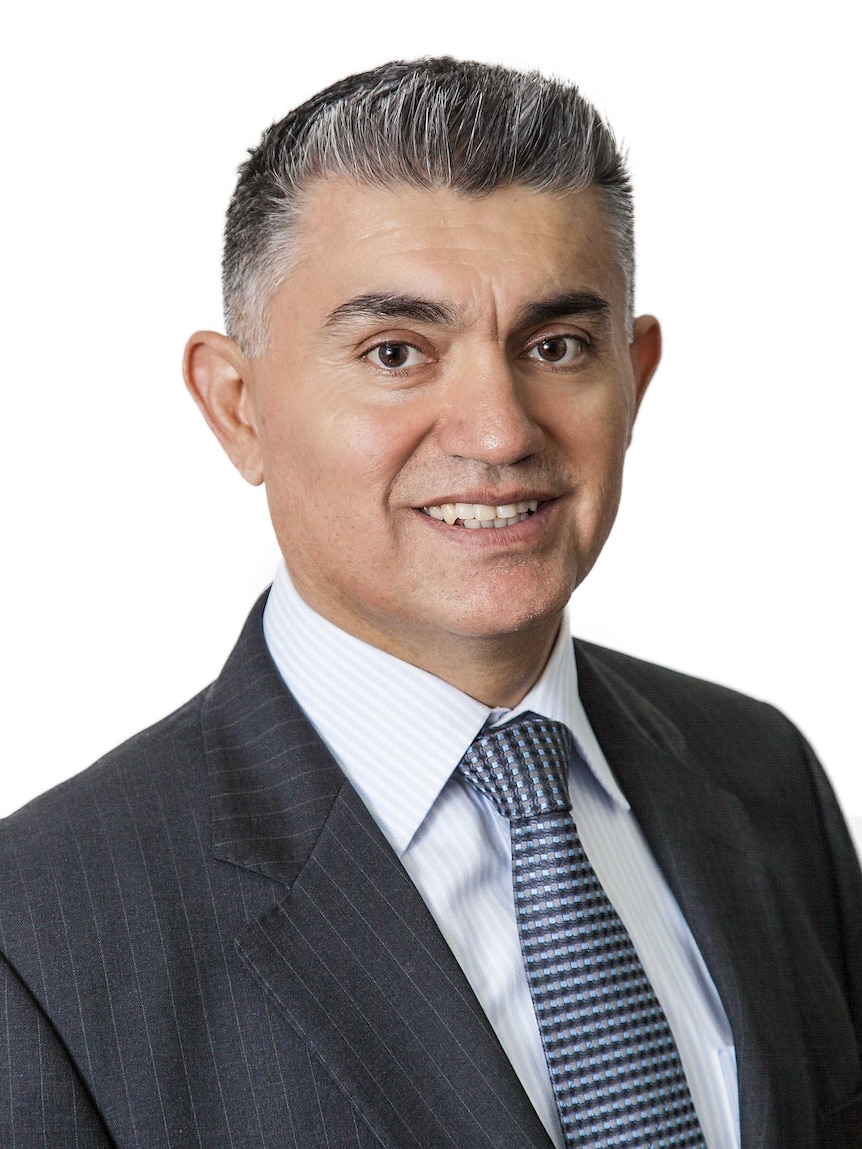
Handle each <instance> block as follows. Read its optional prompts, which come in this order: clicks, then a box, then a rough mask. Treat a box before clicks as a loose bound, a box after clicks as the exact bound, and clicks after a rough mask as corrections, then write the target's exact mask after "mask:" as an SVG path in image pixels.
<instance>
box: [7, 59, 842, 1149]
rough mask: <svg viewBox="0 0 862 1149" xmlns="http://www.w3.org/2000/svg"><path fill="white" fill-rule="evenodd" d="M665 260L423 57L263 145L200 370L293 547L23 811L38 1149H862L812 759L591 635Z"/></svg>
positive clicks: (586, 172)
mask: <svg viewBox="0 0 862 1149" xmlns="http://www.w3.org/2000/svg"><path fill="white" fill-rule="evenodd" d="M632 251H633V240H632V224H631V196H630V188H629V185H628V180H627V177H626V174H625V170H624V166H623V164H622V161H621V159H620V157H619V155H618V153H617V151H616V148H615V146H614V143H613V138H612V136H611V135H610V133H609V131H608V130H607V128H606V127H605V126H604V125H603V124H602V122H601V121H600V119H599V118H598V116H597V115H596V113H595V112H594V111H593V109H591V108H590V107H589V105H587V104H586V103H585V102H584V101H583V100H582V98H581V97H580V96H579V95H578V93H577V92H576V90H575V89H574V88H571V87H568V86H564V85H561V84H558V83H552V82H549V81H546V80H543V79H542V78H540V77H538V76H527V75H521V74H518V73H514V72H510V71H507V70H504V69H501V68H492V67H486V66H483V65H475V64H458V63H455V62H453V61H450V60H430V61H419V62H414V63H408V64H391V65H386V66H384V67H381V68H379V69H376V70H375V71H373V72H369V73H367V74H364V75H361V76H357V77H352V78H350V79H348V80H345V81H343V82H342V83H340V84H336V85H335V86H334V87H333V88H330V89H328V90H327V91H325V92H323V93H321V94H320V95H318V96H316V97H314V98H313V99H312V100H310V101H309V102H308V103H306V104H305V105H303V106H302V107H300V108H299V109H297V110H296V111H295V112H294V113H292V114H291V115H289V116H288V117H287V118H286V119H285V120H283V121H282V122H280V123H278V124H276V125H274V126H273V127H272V128H271V129H269V131H268V132H267V133H266V134H265V135H264V138H263V140H262V142H261V144H260V146H259V147H258V148H257V149H256V150H255V151H254V152H253V153H252V155H251V157H250V159H249V160H248V161H247V162H246V163H245V165H244V166H243V168H242V169H241V173H240V179H239V184H238V187H237V190H236V193H235V195H234V198H233V201H232V203H231V207H230V210H229V214H228V224H227V242H226V253H225V299H226V315H227V330H228V335H227V336H224V335H219V334H216V333H213V332H200V333H198V334H197V335H195V336H193V337H192V339H191V340H190V341H189V344H188V347H187V351H186V360H185V374H186V382H187V384H188V386H189V389H190V390H191V392H192V395H193V396H194V398H195V400H196V401H197V403H198V405H199V406H200V409H201V411H202V413H203V414H204V417H205V418H206V420H207V422H208V423H209V425H210V427H211V428H212V429H213V431H214V432H215V434H216V435H217V436H218V438H219V440H220V441H221V443H222V445H223V446H224V448H225V450H226V451H227V453H228V455H229V456H230V458H231V459H232V461H233V462H234V464H235V465H236V467H237V468H238V469H239V471H240V472H241V473H242V474H243V476H244V477H245V478H246V479H247V480H248V481H249V482H252V483H261V482H265V484H266V490H267V495H268V499H269V505H270V509H271V513H272V519H273V523H274V526H275V530H276V534H277V536H278V540H279V543H280V546H281V550H282V553H283V556H284V565H283V566H282V567H281V568H280V569H279V571H278V573H277V575H276V579H275V582H274V585H273V588H272V589H271V591H270V593H269V596H268V598H266V599H265V600H262V601H261V603H259V604H258V606H257V607H256V608H255V610H254V612H253V613H252V615H251V617H250V619H249V622H248V624H247V626H246V628H245V630H244V632H243V634H242V636H241V638H240V640H239V643H238V645H237V647H236V649H235V651H234V653H233V654H232V656H231V658H230V660H229V661H228V663H227V665H226V667H225V669H224V671H223V673H222V674H221V676H220V677H219V678H218V680H217V681H216V682H215V683H214V684H213V685H212V686H211V687H209V688H208V689H207V690H205V691H204V692H203V693H202V694H201V695H200V696H198V697H197V698H195V699H193V700H192V701H191V702H190V703H188V704H187V705H186V706H185V707H183V708H182V709H181V710H179V711H178V712H177V713H176V714H174V715H172V716H171V717H169V718H167V719H165V720H164V721H163V722H161V723H159V724H158V725H157V726H155V727H153V728H152V729H151V730H148V731H145V732H144V733H143V734H140V735H138V736H137V737H136V738H134V739H132V740H131V741H130V742H129V743H127V744H126V745H125V746H122V747H120V748H119V749H118V750H116V751H115V752H113V753H112V754H110V755H108V756H107V757H106V758H105V759H103V760H102V761H101V762H100V763H98V764H96V766H94V767H92V768H91V770H89V771H86V772H85V773H84V774H83V775H81V776H79V777H78V778H77V779H73V780H72V781H71V782H69V783H67V784H66V785H64V786H62V787H60V788H58V789H57V790H55V791H53V792H51V793H49V794H48V795H46V796H44V797H43V798H42V799H39V800H37V801H36V802H35V803H32V804H31V805H30V806H29V807H26V808H25V809H24V810H22V811H20V812H19V813H18V814H17V815H15V816H14V817H13V818H11V819H9V820H7V822H6V823H5V824H4V827H3V835H2V866H3V886H2V890H3V911H2V917H0V931H2V932H0V949H2V953H3V962H2V969H3V976H4V1017H5V1038H6V1041H5V1050H6V1052H5V1055H4V1057H5V1060H4V1061H3V1062H2V1064H0V1080H2V1082H3V1090H4V1091H5V1095H6V1096H5V1098H4V1100H3V1103H2V1105H0V1129H2V1131H3V1134H4V1138H3V1142H2V1143H3V1144H4V1145H5V1144H9V1145H16V1146H30V1145H45V1146H58V1147H60V1146H62V1147H64V1149H65V1147H66V1146H72V1145H77V1146H99V1147H103V1146H117V1147H125V1146H132V1145H140V1146H147V1147H148V1149H149V1147H152V1146H204V1147H206V1149H213V1147H220V1146H227V1145H233V1146H238V1147H240V1146H241V1147H242V1149H246V1147H253V1146H267V1147H269V1146H286V1145H295V1146H301V1147H303V1149H308V1147H317V1146H324V1145H325V1146H381V1145H384V1146H393V1147H394V1146H398V1147H400V1146H427V1147H437V1146H444V1145H445V1146H470V1147H474V1146H476V1147H478V1146H498V1147H510V1146H511V1147H513V1149H514V1147H520V1146H534V1147H536V1149H538V1147H540V1146H541V1147H544V1149H548V1146H550V1145H557V1146H575V1145H578V1146H592V1147H599V1146H611V1145H622V1144H625V1145H638V1146H646V1145H652V1146H671V1145H673V1146H683V1145H685V1146H703V1145H707V1146H709V1149H731V1147H733V1146H737V1145H740V1144H741V1145H742V1146H744V1147H745V1149H754V1147H757V1149H787V1147H788V1146H794V1147H798V1149H808V1147H815V1146H816V1147H818V1149H826V1147H829V1149H832V1147H840V1146H855V1145H859V1144H862V1138H860V1127H862V1123H861V1122H860V1114H862V1067H860V1056H859V1044H860V1043H859V1035H860V1029H862V999H860V977H859V969H858V965H859V963H858V956H857V955H858V954H859V953H860V952H862V915H860V909H862V883H860V875H859V869H858V865H857V863H856V860H855V856H854V854H853V850H852V847H851V845H850V842H849V838H848V836H847V833H846V830H845V828H844V826H843V823H842V821H841V818H840V815H839V813H838V810H837V807H836V805H835V802H834V799H833V797H832V794H831V791H830V789H829V786H828V784H827V782H826V780H825V778H824V776H823V774H822V772H821V770H820V768H819V766H818V765H817V763H816V761H815V760H814V758H813V755H812V754H811V752H810V750H809V749H808V748H807V747H806V745H805V744H804V742H803V740H802V739H801V737H800V735H799V734H798V733H797V732H796V731H795V730H794V728H793V727H792V726H790V724H789V723H788V722H787V721H786V720H785V719H784V718H783V717H782V716H780V715H779V714H777V713H776V712H775V711H773V710H771V709H770V708H768V707H766V706H764V705H762V704H760V703H756V702H754V701H752V700H750V699H746V698H743V697H742V696H739V695H735V694H733V693H731V692H729V691H727V690H724V689H721V688H718V687H715V686H711V685H708V684H705V683H701V682H698V681H696V680H693V679H688V678H685V677H684V676H681V675H678V674H675V673H672V672H670V671H666V670H662V669H660V668H658V667H655V666H651V665H649V664H646V663H642V662H639V661H637V660H634V659H631V658H629V657H626V656H623V655H620V654H615V653H613V652H611V651H607V650H602V649H600V648H597V647H593V646H589V645H586V644H582V643H576V644H575V646H574V648H573V646H572V643H571V639H570V638H569V637H568V636H567V632H566V627H565V623H564V619H563V612H564V608H565V606H566V603H567V601H568V599H569V597H570V595H571V593H572V591H573V590H574V589H575V587H576V586H577V585H578V584H579V582H580V581H581V580H582V579H583V578H584V577H585V576H586V574H587V573H588V572H589V570H590V568H591V567H592V565H593V563H594V562H595V560H596V558H597V556H598V554H599V551H600V550H601V547H602V545H603V543H604V541H605V539H606V537H607V534H608V532H609V530H610V527H611V525H612V522H613V519H614V515H615V513H616V509H617V504H618V500H619V495H620V485H621V475H622V465H623V458H624V455H625V451H626V448H627V446H628V443H629V440H630V436H631V432H632V427H633V423H634V419H635V416H636V413H637V410H638V407H639V404H640V402H641V400H642V398H643V396H644V392H645V390H646V388H647V386H648V384H649V382H650V379H651V377H652V375H653V372H654V370H655V368H656V366H657V363H658V359H659V352H660V337H659V328H658V324H657V323H656V321H655V320H654V319H653V318H652V317H650V316H641V317H640V318H637V319H635V318H633V310H632V298H633V294H632V293H633V255H632ZM570 806H571V812H570V809H569V807H570Z"/></svg>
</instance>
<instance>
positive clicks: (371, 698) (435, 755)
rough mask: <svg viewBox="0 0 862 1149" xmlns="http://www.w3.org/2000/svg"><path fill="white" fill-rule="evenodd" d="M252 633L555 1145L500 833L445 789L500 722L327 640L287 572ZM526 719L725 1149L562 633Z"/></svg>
mask: <svg viewBox="0 0 862 1149" xmlns="http://www.w3.org/2000/svg"><path fill="white" fill-rule="evenodd" d="M264 632H265V635H266V639H267V643H268V645H269V647H270V650H271V652H272V654H273V658H274V660H275V662H276V665H277V666H278V667H279V669H280V671H281V673H282V676H283V677H284V678H285V680H286V682H287V684H288V686H290V688H291V690H292V691H293V692H294V694H295V695H296V696H297V698H298V700H299V702H300V703H301V705H302V706H303V709H304V710H305V711H306V713H308V714H309V716H310V717H311V719H312V721H313V722H314V724H315V726H316V727H317V729H318V730H319V731H320V732H321V734H322V736H323V737H324V739H325V741H326V742H327V745H328V746H329V748H330V749H331V750H332V752H333V754H334V755H335V757H336V759H337V761H338V763H339V765H340V766H341V767H342V769H343V770H344V771H345V773H346V774H347V776H348V777H349V778H350V780H351V782H352V783H353V784H354V786H355V788H356V789H357V791H358V792H359V793H360V795H361V796H362V798H363V800H364V802H365V803H366V805H367V806H368V808H369V810H370V811H371V813H372V814H373V816H374V818H375V820H376V821H377V822H378V824H379V825H380V827H381V829H382V830H383V832H384V834H385V835H386V837H387V839H388V841H389V842H390V844H391V845H392V846H393V848H394V849H395V850H396V851H397V852H398V854H399V856H400V858H401V860H402V862H403V864H404V866H405V868H406V869H407V871H408V873H409V874H410V876H411V877H412V878H413V881H414V882H415V883H416V885H417V887H418V889H419V891H420V892H421V894H422V896H423V898H424V899H425V901H426V902H427V904H428V906H429V908H430V909H431V912H432V913H433V915H434V917H435V920H436V921H437V923H438V925H439V926H440V929H441V931H442V933H443V935H444V936H445V938H446V940H447V941H448V943H449V945H450V947H451V949H452V951H453V953H454V954H455V956H456V958H457V959H458V961H459V963H460V965H461V967H462V968H463V969H464V971H465V974H466V975H467V978H468V980H469V982H470V984H471V986H472V987H473V990H474V992H475V993H476V996H477V997H478V999H479V1001H480V1002H481V1004H482V1007H483V1008H484V1010H485V1012H486V1013H487V1015H488V1017H489V1019H490V1021H491V1023H492V1025H493V1026H494V1029H495V1031H496V1032H497V1034H498V1036H499V1038H500V1041H501V1043H502V1045H503V1048H504V1049H505V1050H506V1053H507V1055H508V1056H509V1058H510V1060H511V1062H512V1064H513V1066H514V1068H515V1070H516V1072H517V1073H518V1076H519V1078H520V1080H521V1082H522V1084H523V1086H524V1088H525V1090H526V1091H527V1094H528V1096H529V1097H530V1098H531V1100H532V1101H533V1104H534V1105H535V1107H536V1111H537V1112H538V1114H539V1115H540V1117H541V1118H542V1121H543V1123H544V1125H545V1127H546V1129H547V1130H548V1132H549V1134H550V1135H551V1136H552V1137H553V1139H554V1141H555V1143H556V1144H557V1145H558V1146H559V1145H561V1144H562V1132H561V1130H560V1125H559V1118H558V1114H557V1106H556V1102H555V1099H554V1092H553V1088H552V1085H551V1080H550V1077H549V1074H548V1069H547V1065H546V1062H545V1055H544V1051H543V1048H542V1042H541V1038H540V1036H539V1031H538V1028H537V1026H536V1020H535V1013H534V1010H533V1003H532V999H531V996H530V990H529V987H528V984H527V979H526V976H525V973H524V967H523V962H522V957H521V949H520V943H519V940H518V931H517V925H516V919H515V908H514V904H513V901H512V863H511V847H510V840H509V827H508V824H507V823H506V822H505V820H504V819H503V818H502V817H500V815H499V814H498V813H497V811H496V810H494V809H493V807H492V806H491V805H490V803H486V802H485V801H484V800H483V799H481V798H479V796H478V795H475V794H470V793H469V792H468V791H467V790H466V789H465V787H464V786H463V785H462V784H461V783H460V782H459V781H458V780H457V779H454V778H452V780H451V781H450V776H451V775H452V774H453V772H454V770H455V767H456V766H457V765H458V762H459V761H460V759H461V757H462V755H463V754H464V751H465V750H466V748H467V747H468V746H469V745H470V744H471V742H472V741H473V739H474V737H475V735H476V734H477V732H478V731H479V730H480V729H481V728H482V727H483V725H484V724H485V723H486V721H488V720H489V719H490V720H491V721H493V720H494V718H495V717H499V718H500V719H501V720H502V719H505V718H507V717H509V714H508V712H504V711H501V712H499V713H498V714H491V712H489V710H488V708H487V707H485V706H482V705H481V704H480V703H478V702H476V701H475V700H474V699H472V698H468V697H467V696H466V695H464V694H462V693H461V692H460V691H458V690H456V689H455V688H454V687H451V686H449V685H448V684H447V683H445V682H442V681H441V680H440V679H438V678H434V677H433V676H432V675H429V674H426V673H425V672H424V671H422V670H419V669H418V668H416V667H413V666H408V665H406V664H404V663H403V662H401V661H399V660H398V659H394V658H392V657H390V656H389V655H387V654H385V653H384V652H383V651H379V650H375V649H374V648H371V647H369V646H367V645H366V644H365V643H363V642H360V641H359V640H358V639H355V638H353V637H352V636H350V635H347V634H345V633H344V632H343V631H341V630H338V629H337V628H336V627H334V626H332V625H331V624H330V623H328V622H326V620H325V619H322V618H321V617H320V616H319V615H317V614H315V613H314V612H313V611H311V610H310V609H309V608H308V607H307V606H306V605H305V603H304V602H303V601H302V600H301V599H300V598H299V596H298V595H297V593H296V591H295V590H294V588H293V586H292V584H291V582H290V578H289V576H288V575H287V571H286V569H285V567H284V564H281V565H280V567H279V570H278V572H277V574H276V578H275V581H274V583H273V588H272V592H271V594H270V597H269V600H268V602H267V608H266V612H265V615H264ZM524 710H533V711H536V712H537V713H542V714H545V715H548V717H550V718H554V719H556V720H558V721H560V722H563V723H564V725H566V726H567V727H569V729H571V730H573V731H574V733H575V735H576V738H577V741H578V743H579V744H580V746H581V747H583V748H584V750H585V752H586V753H585V757H584V758H579V759H578V761H577V762H575V763H573V766H572V771H571V774H570V779H569V784H570V789H571V794H572V799H573V802H574V803H575V806H576V808H577V810H578V825H579V829H580V832H581V834H582V837H583V840H584V842H585V845H586V848H587V851H588V853H589V856H590V858H591V860H592V862H593V865H594V866H595V867H596V869H597V871H598V872H599V875H600V877H601V880H602V882H603V883H604V884H605V888H606V889H607V890H608V891H609V892H610V894H611V898H612V900H613V902H614V905H615V906H616V907H617V909H618V911H619V912H620V913H621V915H622V916H623V918H624V920H625V922H626V924H627V926H628V928H629V931H630V932H631V934H632V936H633V937H634V938H635V940H636V943H637V945H638V949H639V952H640V953H641V955H642V957H643V960H644V961H645V962H646V963H647V969H648V972H649V975H650V978H651V980H652V983H653V985H655V987H656V990H657V992H658V995H659V997H660V999H661V1001H662V1004H663V1005H664V1007H665V1010H666V1011H667V1013H668V1016H669V1018H670V1020H671V1024H672V1026H673V1030H674V1034H675V1035H676V1038H677V1042H678V1044H679V1048H680V1054H681V1056H682V1057H683V1061H684V1064H685V1067H686V1073H687V1075H688V1077H689V1080H690V1081H691V1083H692V1092H693V1095H694V1097H695V1101H696V1104H697V1107H698V1112H699V1114H700V1115H701V1120H702V1123H703V1126H704V1131H705V1135H706V1139H707V1145H709V1146H710V1149H736V1146H738V1144H739V1141H738V1100H737V1088H736V1069H735V1062H734V1051H733V1039H732V1036H731V1033H730V1027H729V1025H728V1022H727V1018H726V1016H725V1014H724V1010H723V1008H722V1005H721V1001H720V999H719V997H718V994H717V993H716V991H715V987H714V985H713V983H712V979H711V977H710V975H709V973H708V972H707V970H706V967H705V965H704V963H703V960H702V957H701V955H700V953H699V951H698V948H697V946H696V944H695V942H694V940H693V939H692V936H691V933H690V931H689V928H688V925H687V924H686V922H685V919H684V918H683V916H682V914H681V913H680V911H679V907H678V905H677V903H676V902H675V900H674V898H673V895H672V894H671V893H670V891H669V890H668V888H667V884H666V882H665V880H664V878H663V877H662V874H661V872H660V871H659V869H658V867H657V866H656V863H655V860H654V858H653V856H652V854H651V853H650V850H649V848H648V847H647V846H646V844H645V842H644V840H643V836H642V835H641V833H640V831H639V828H638V825H637V822H636V821H635V819H634V817H633V815H632V813H631V811H630V809H629V805H628V803H627V801H626V799H625V797H624V796H623V794H622V792H621V791H620V788H619V786H618V785H617V783H616V780H615V779H614V776H613V774H612V773H611V770H610V768H609V766H608V764H607V761H606V759H605V757H604V755H603V754H602V750H601V747H600V746H599V744H598V741H597V740H596V737H595V734H594V733H593V730H592V728H591V727H590V724H589V722H588V720H587V717H586V714H585V713H584V710H583V707H582V705H581V703H580V699H579V696H578V681H577V673H576V668H575V662H574V658H573V657H572V646H571V639H570V638H569V637H568V634H567V632H566V630H565V629H564V630H563V631H562V632H561V635H560V637H559V639H558V641H557V643H556V645H555V647H554V650H553V652H552V654H551V658H550V660H549V663H548V666H547V667H546V669H545V672H544V673H543V675H542V677H541V679H540V681H539V682H538V683H537V684H536V686H535V687H534V689H533V690H531V691H530V693H529V694H528V695H527V697H525V698H524V700H523V701H522V703H521V705H520V706H519V707H518V709H517V711H515V712H513V715H512V716H514V714H516V713H518V712H522V711H524ZM444 718H445V720H443V719H444ZM587 760H588V762H589V764H588V762H587Z"/></svg>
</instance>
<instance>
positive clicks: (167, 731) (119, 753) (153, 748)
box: [0, 691, 208, 900]
mask: <svg viewBox="0 0 862 1149" xmlns="http://www.w3.org/2000/svg"><path fill="white" fill-rule="evenodd" d="M205 697H206V691H204V692H202V693H201V694H199V695H197V696H196V697H195V698H193V699H191V700H190V701H189V702H187V703H186V704H185V705H184V706H183V707H181V708H180V709H179V710H177V711H175V712H174V713H173V714H171V715H169V716H168V717H166V718H164V719H162V720H161V721H160V722H158V723H156V724H155V725H154V726H151V727H149V728H148V729H146V730H143V731H141V732H140V733H139V734H136V735H135V736H134V737H132V738H130V739H129V740H128V741H126V742H124V743H123V744H122V745H120V746H118V747H116V749H114V750H112V751H111V752H110V753H108V754H106V755H105V756H104V757H103V758H101V759H100V760H99V761H98V762H96V763H94V764H93V765H92V766H90V767H89V768H88V769H86V770H83V771H81V773H79V774H77V775H75V776H74V777H73V778H70V779H69V780H68V781H66V782H63V783H61V784H60V785H59V786H56V787H54V788H53V789H51V790H48V791H47V792H46V793H44V794H42V795H40V796H39V797H38V798H35V799H34V800H33V801H31V802H29V803H28V804H27V805H26V806H23V807H22V808H21V809H20V810H18V811H16V812H15V813H14V814H12V815H10V816H9V817H7V818H5V819H3V820H2V821H0V875H2V884H3V885H4V887H5V890H6V892H7V893H8V892H9V890H10V889H11V888H12V887H13V886H14V882H13V881H12V880H11V876H12V875H15V874H17V875H19V876H22V877H23V876H26V879H27V881H28V883H30V884H32V882H33V881H34V880H38V879H39V878H40V877H42V878H45V879H47V878H49V877H50V876H51V875H52V874H53V875H58V874H60V875H62V874H63V873H65V872H68V871H69V869H70V868H72V869H74V868H75V867H77V866H78V865H79V864H80V861H81V859H82V857H84V856H86V858H87V859H88V861H89V862H90V863H92V864H98V862H99V860H100V859H101V860H102V861H103V862H104V863H105V864H110V863H111V856H112V854H114V853H115V852H116V843H118V842H121V843H123V845H126V844H128V840H130V839H131V838H132V837H133V836H137V838H138V839H140V838H141V837H142V836H144V837H146V836H148V835H152V834H153V833H156V832H157V829H158V827H159V825H161V824H163V823H164V822H165V821H166V820H167V819H177V818H182V817H186V818H193V817H194V816H195V811H196V810H197V809H198V808H199V807H200V806H201V803H203V804H204V805H206V804H207V802H208V798H207V795H208V786H207V783H206V758H205V754H204V748H203V740H202V733H201V722H200V711H201V706H202V703H203V700H204V698H205ZM4 900H5V899H4Z"/></svg>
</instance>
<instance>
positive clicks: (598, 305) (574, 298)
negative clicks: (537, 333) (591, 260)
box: [516, 291, 611, 328]
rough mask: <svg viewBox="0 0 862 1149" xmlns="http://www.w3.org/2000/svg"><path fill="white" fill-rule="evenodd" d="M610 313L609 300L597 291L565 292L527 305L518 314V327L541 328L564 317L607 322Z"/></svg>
mask: <svg viewBox="0 0 862 1149" xmlns="http://www.w3.org/2000/svg"><path fill="white" fill-rule="evenodd" d="M610 313H611V305H610V303H609V302H608V300H607V299H605V298H604V296H601V295H598V294H596V292H595V291H563V292H560V293H559V294H558V295H551V296H548V298H547V299H539V300H536V302H535V303H528V304H526V305H525V306H524V307H522V308H521V310H520V311H519V313H518V319H517V324H516V326H517V327H518V328H524V327H539V326H541V324H543V323H548V322H549V321H550V320H552V319H562V317H563V316H564V315H593V316H595V317H596V318H598V319H600V320H602V321H603V322H607V320H608V319H609V317H610Z"/></svg>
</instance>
